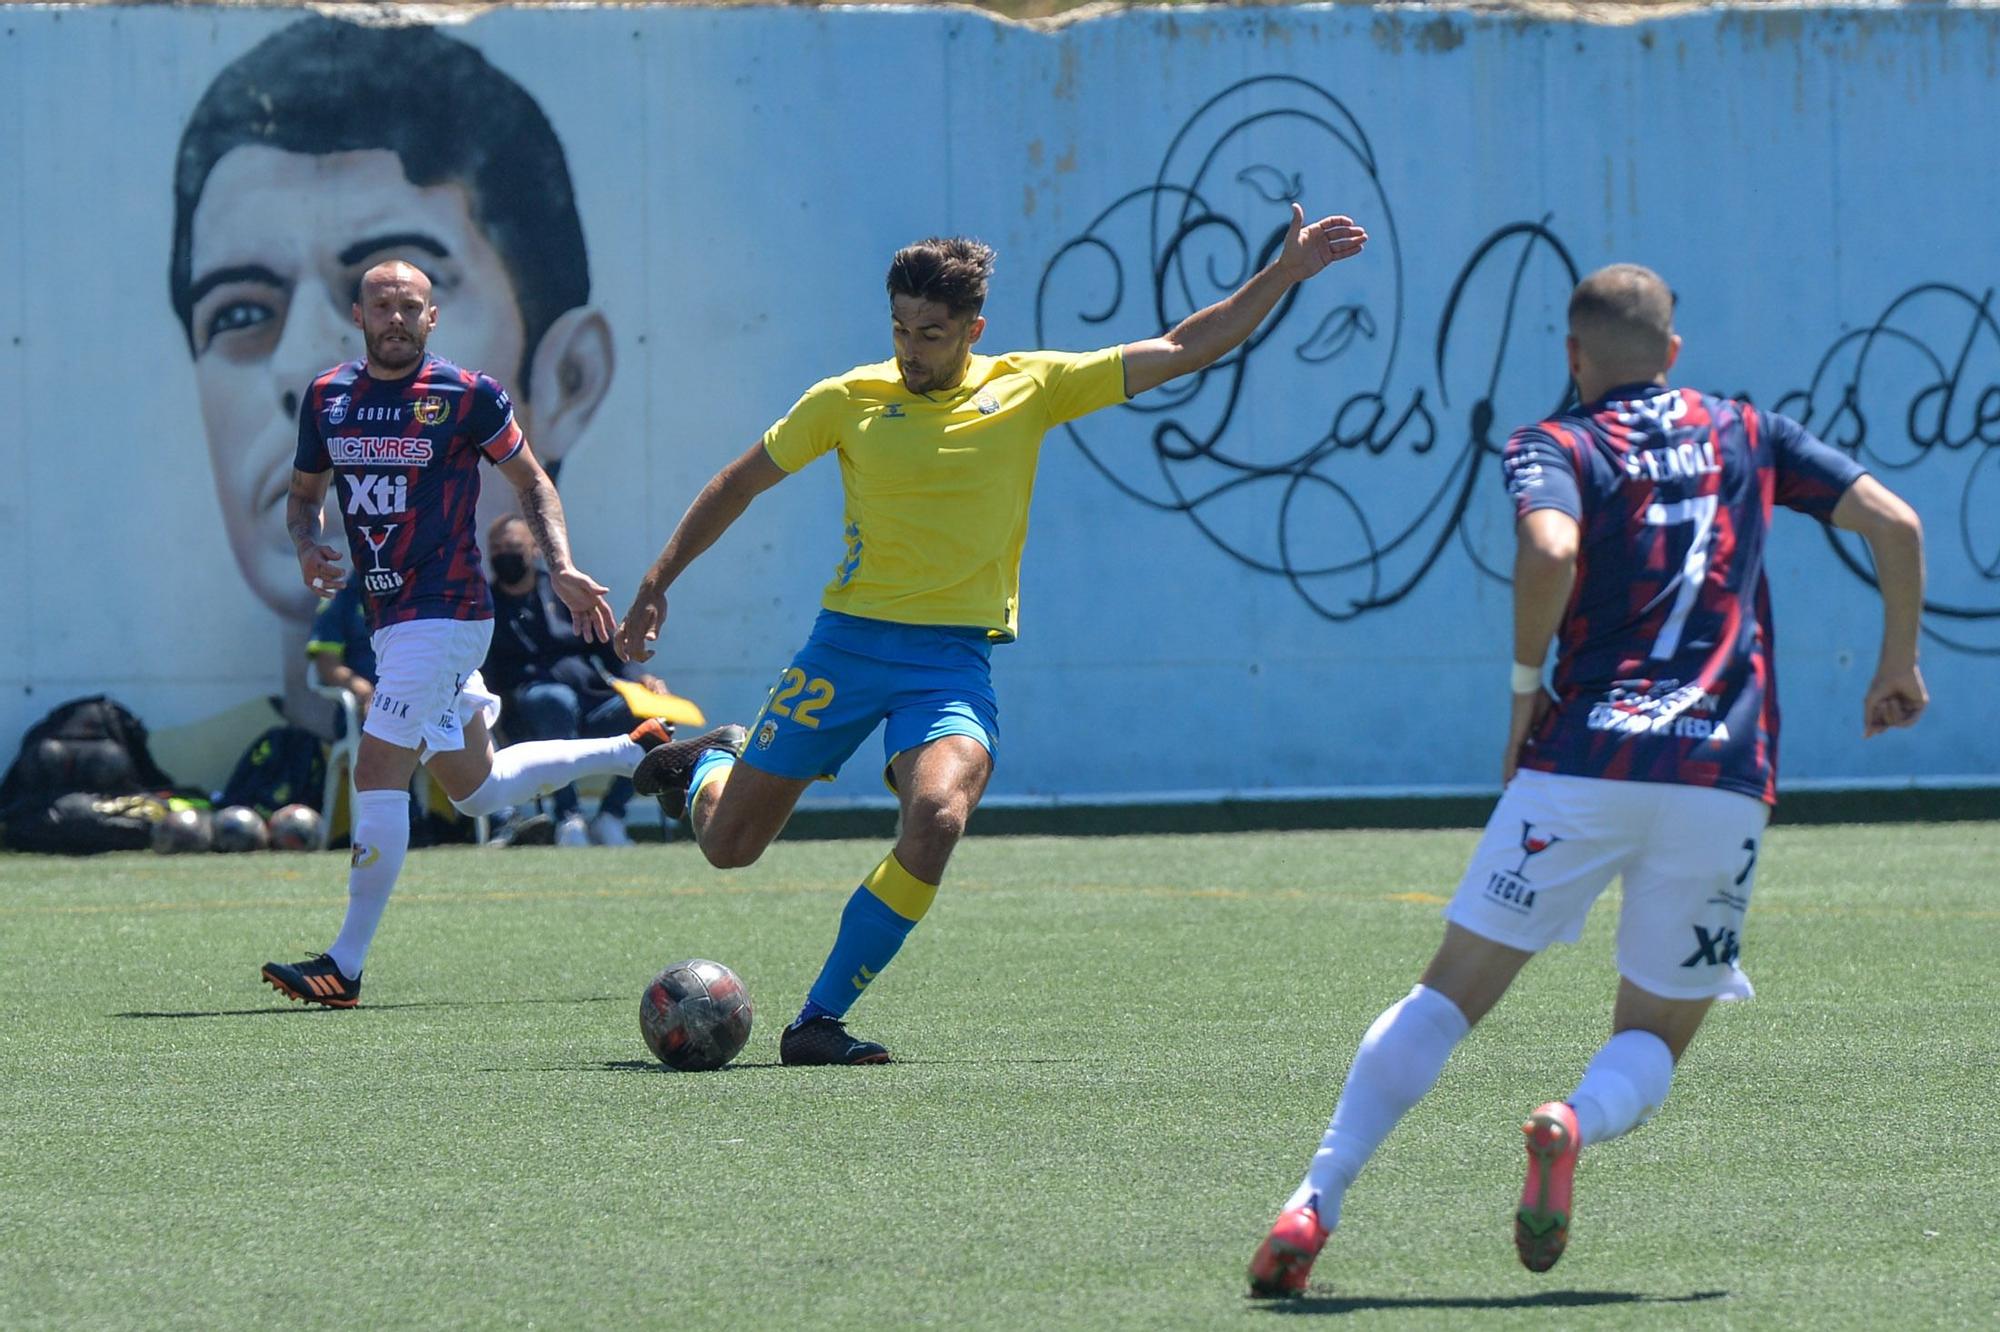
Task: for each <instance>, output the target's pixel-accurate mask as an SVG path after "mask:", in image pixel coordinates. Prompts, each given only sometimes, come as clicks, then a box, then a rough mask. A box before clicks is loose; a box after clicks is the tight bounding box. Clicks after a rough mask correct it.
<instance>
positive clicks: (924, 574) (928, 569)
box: [764, 347, 1125, 640]
mask: <svg viewBox="0 0 2000 1332" xmlns="http://www.w3.org/2000/svg"><path fill="white" fill-rule="evenodd" d="M1124 401H1125V361H1124V357H1123V356H1122V354H1121V353H1120V350H1119V348H1117V347H1106V348H1104V349H1103V350H1102V351H1094V352H1082V353H1075V352H1047V351H1039V352H1009V353H1007V354H1005V355H1003V356H974V357H973V358H972V361H971V364H970V365H969V366H968V367H967V368H966V372H965V379H964V380H963V382H961V383H960V384H959V385H958V386H957V387H956V388H950V389H940V390H939V391H937V392H935V393H912V392H910V391H909V389H908V388H906V387H904V385H903V377H902V375H901V373H900V372H899V371H898V370H897V367H896V362H895V361H894V360H888V361H879V362H877V363H876V364H874V365H864V366H858V367H856V368H855V369H853V370H850V371H848V372H847V373H846V374H844V375H839V376H836V377H835V378H832V379H823V380H821V381H820V382H819V383H817V384H815V385H813V386H812V387H811V388H809V389H807V390H806V394H805V396H804V397H802V398H800V399H799V400H798V402H797V403H796V404H795V405H794V406H793V407H792V410H791V411H789V412H787V413H786V414H785V415H784V417H783V419H781V420H780V421H779V422H778V423H777V424H776V425H774V426H772V427H771V428H770V429H769V430H767V431H765V432H764V451H765V452H766V453H768V454H770V455H771V460H772V461H773V462H775V463H777V464H778V466H780V467H782V468H784V469H785V470H786V471H787V472H796V471H798V470H799V469H800V468H801V467H804V466H805V465H806V464H807V463H809V462H811V461H812V460H813V459H814V458H817V457H819V456H820V455H821V454H823V453H829V452H832V451H835V450H838V451H839V453H840V482H841V487H842V489H843V490H844V491H845V493H846V497H847V506H846V528H845V535H846V538H847V549H846V551H845V553H844V554H843V555H842V556H841V560H840V564H839V565H838V566H837V567H836V568H835V569H834V573H833V581H832V582H830V583H828V584H827V585H826V596H825V599H824V604H825V606H826V608H827V609H828V610H835V611H841V612H843V613H845V614H848V615H858V616H861V617H863V618H865V619H871V620H890V621H894V622H895V623H898V624H948V625H965V626H969V627H973V628H980V629H984V630H986V631H987V634H988V635H989V636H990V637H993V638H996V639H1002V640H1005V639H1011V638H1013V637H1014V633H1015V628H1016V625H1017V623H1018V611H1019V601H1020V595H1021V548H1022V547H1023V546H1024V545H1025V544H1026V543H1027V539H1028V501H1029V499H1030V498H1031V497H1032V496H1033V494H1034V489H1035V463H1036V461H1037V460H1038V459H1039V457H1040V456H1041V448H1042V436H1043V435H1045V434H1046V433H1048V431H1049V430H1050V429H1051V428H1053V427H1055V426H1058V425H1061V424H1062V423H1063V422H1065V421H1074V420H1075V419H1076V418H1077V417H1079V416H1083V415H1086V414H1087V413H1090V412H1094V411H1096V410H1097V409H1098V408H1100V407H1109V406H1112V405H1113V404H1115V403H1121V402H1124Z"/></svg>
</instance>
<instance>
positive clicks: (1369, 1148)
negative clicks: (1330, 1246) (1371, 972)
mask: <svg viewBox="0 0 2000 1332" xmlns="http://www.w3.org/2000/svg"><path fill="white" fill-rule="evenodd" d="M1471 1029H1472V1024H1471V1023H1469V1022H1467V1021H1466V1020H1465V1014H1463V1013H1461V1012H1459V1011H1458V1005H1457V1004H1454V1003H1453V1002H1452V1001H1451V1000H1449V999H1447V998H1445V997H1444V996H1443V995H1441V994H1439V993H1438V992H1437V991H1436V990H1432V989H1428V988H1426V987H1424V986H1422V985H1419V986H1417V987H1416V988H1415V989H1413V990H1411V991H1410V992H1409V993H1408V994H1407V995H1405V996H1403V998H1402V1000H1401V1001H1400V1002H1398V1003H1396V1004H1394V1005H1392V1006H1391V1007H1389V1008H1388V1009H1386V1010H1384V1011H1383V1013H1382V1016H1380V1017H1378V1018H1376V1019H1375V1025H1374V1026H1372V1027H1370V1028H1368V1034H1367V1035H1365V1036H1363V1037H1362V1038H1361V1048H1360V1049H1359V1050H1357V1051H1355V1054H1354V1063H1353V1064H1351V1065H1350V1066H1349V1067H1348V1070H1347V1082H1346V1084H1345V1085H1344V1086H1342V1087H1341V1089H1340V1100H1339V1101H1338V1102H1337V1103H1336V1104H1335V1105H1334V1107H1333V1121H1332V1122H1331V1123H1330V1124H1328V1125H1327V1127H1326V1136H1325V1137H1324V1138H1321V1139H1320V1144H1319V1150H1318V1151H1317V1152H1315V1153H1313V1159H1312V1168H1311V1169H1310V1170H1308V1171H1307V1172H1306V1177H1305V1179H1304V1180H1303V1181H1302V1182H1301V1183H1300V1184H1299V1187H1298V1189H1297V1190H1296V1191H1295V1192H1293V1194H1292V1196H1291V1198H1290V1200H1288V1201H1287V1202H1286V1203H1285V1209H1286V1210H1287V1211H1289V1210H1291V1209H1292V1208H1294V1207H1300V1206H1304V1205H1307V1204H1310V1205H1311V1206H1312V1207H1313V1208H1314V1210H1315V1211H1317V1212H1318V1213H1319V1220H1320V1224H1321V1225H1323V1226H1325V1227H1326V1228H1327V1229H1328V1230H1332V1229H1333V1228H1334V1226H1336V1225H1337V1224H1339V1222H1340V1201H1341V1198H1342V1197H1343V1196H1345V1194H1346V1193H1347V1187H1348V1185H1350V1184H1352V1183H1353V1182H1354V1177H1355V1176H1356V1175H1359V1174H1360V1173H1361V1167H1362V1166H1364V1165H1367V1164H1368V1158H1369V1157H1371V1156H1373V1155H1374V1154H1375V1149H1376V1148H1377V1147H1380V1146H1381V1145H1382V1140H1383V1139H1384V1138H1386V1137H1388V1136H1389V1130H1391V1129H1393V1128H1395V1127H1396V1124H1397V1121H1399V1120H1400V1119H1402V1117H1403V1116H1404V1115H1406V1114H1408V1113H1409V1111H1410V1107H1411V1106H1413V1105H1415V1104H1416V1103H1417V1102H1418V1101H1420V1100H1422V1099H1423V1096H1424V1093H1425V1092H1427V1091H1429V1090H1430V1089H1431V1085H1432V1084H1433V1083H1435V1082H1436V1081H1437V1080H1438V1074H1439V1073H1441V1072H1443V1071H1444V1061H1445V1060H1447V1059H1449V1058H1450V1057H1451V1052H1452V1048H1453V1047H1454V1046H1456V1045H1457V1044H1458V1043H1459V1042H1460V1041H1461V1040H1463V1039H1465V1033H1466V1032H1468V1031H1470V1030H1471ZM1315 1198H1316V1199H1317V1201H1315Z"/></svg>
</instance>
